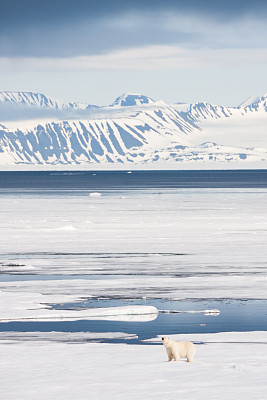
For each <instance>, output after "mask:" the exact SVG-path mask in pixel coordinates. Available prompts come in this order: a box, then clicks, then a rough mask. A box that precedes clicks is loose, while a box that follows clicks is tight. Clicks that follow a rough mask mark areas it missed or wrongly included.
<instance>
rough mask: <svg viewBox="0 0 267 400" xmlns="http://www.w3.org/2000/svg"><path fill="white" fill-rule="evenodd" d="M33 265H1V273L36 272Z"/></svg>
mask: <svg viewBox="0 0 267 400" xmlns="http://www.w3.org/2000/svg"><path fill="white" fill-rule="evenodd" d="M35 269H36V268H35V267H33V266H32V265H25V264H21V263H14V262H11V263H0V272H5V273H7V272H25V271H31V270H35Z"/></svg>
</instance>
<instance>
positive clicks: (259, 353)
mask: <svg viewBox="0 0 267 400" xmlns="http://www.w3.org/2000/svg"><path fill="white" fill-rule="evenodd" d="M30 335H32V340H30V341H29V338H26V340H25V336H26V334H23V333H22V334H18V335H14V334H12V335H11V336H10V337H8V334H7V333H3V334H1V336H0V351H1V363H0V374H1V386H0V394H1V398H2V399H5V400H18V399H20V400H22V399H23V400H24V399H25V400H26V399H27V400H36V399H39V400H47V399H57V400H73V399H79V400H88V398H90V399H99V400H107V399H108V400H125V399H128V400H139V399H146V400H150V399H151V400H162V399H168V400H176V399H183V400H206V399H207V398H210V399H216V400H225V399H230V398H235V399H241V398H242V399H244V400H264V399H265V398H266V391H267V382H266V376H267V352H266V346H267V333H266V332H238V333H237V332H226V333H217V334H197V335H174V336H172V339H175V340H190V341H194V342H195V343H196V346H197V354H196V357H195V361H194V362H193V363H187V362H185V361H184V360H182V361H178V362H167V354H166V350H165V348H164V346H163V345H161V344H160V342H161V339H160V338H155V339H153V340H150V341H149V342H148V343H147V344H144V345H142V346H140V345H139V346H138V345H126V344H102V343H88V342H87V340H88V339H90V337H89V336H87V334H84V341H83V342H80V341H81V340H82V337H81V336H79V335H78V336H77V334H76V333H74V334H71V335H69V338H68V337H66V334H61V333H55V334H53V336H54V337H53V338H52V337H51V335H47V334H45V333H44V334H40V333H37V334H36V333H32V334H30V333H29V334H27V336H30ZM112 335H113V334H112ZM42 336H43V339H42ZM48 336H50V338H49V337H48ZM70 336H73V341H72V340H71V337H70ZM118 336H119V335H118ZM56 337H58V340H59V341H60V340H61V343H58V342H56V341H55V340H56ZM68 339H69V342H68V341H67V340H68ZM64 341H67V343H64Z"/></svg>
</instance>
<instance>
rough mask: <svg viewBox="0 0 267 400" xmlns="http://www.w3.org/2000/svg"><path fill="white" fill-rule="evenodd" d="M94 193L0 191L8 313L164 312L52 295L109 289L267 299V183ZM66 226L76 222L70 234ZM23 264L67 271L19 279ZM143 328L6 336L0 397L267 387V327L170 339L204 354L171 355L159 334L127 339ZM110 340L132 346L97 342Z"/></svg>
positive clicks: (92, 294)
mask: <svg viewBox="0 0 267 400" xmlns="http://www.w3.org/2000/svg"><path fill="white" fill-rule="evenodd" d="M89 193H90V192H89V191H88V192H87V191H80V192H79V191H77V192H74V191H72V192H71V193H70V195H66V194H64V195H62V194H61V193H60V192H58V193H55V194H54V195H51V193H41V192H40V193H38V194H34V193H32V192H31V191H28V192H27V191H26V192H25V193H21V192H16V191H9V190H4V191H1V193H0V254H1V258H0V270H1V271H2V272H3V273H5V274H15V275H11V277H12V278H14V279H13V280H10V281H8V280H7V281H6V282H4V281H3V282H1V283H0V303H1V311H0V313H1V318H2V319H5V320H6V322H7V321H8V320H16V321H22V320H23V319H24V318H33V319H34V320H35V321H36V320H38V319H39V320H42V321H43V320H44V319H45V320H50V321H51V320H54V319H55V320H63V321H64V320H68V318H71V319H73V320H76V319H79V318H80V317H81V316H82V318H95V319H98V318H99V319H112V320H113V319H115V320H120V319H122V320H128V321H129V320H131V319H132V320H133V321H135V320H138V321H143V322H144V323H145V322H146V321H149V320H151V319H153V318H155V317H156V315H157V314H153V313H152V314H146V315H144V314H141V313H140V315H136V312H137V311H136V310H137V308H136V306H134V307H133V308H132V309H131V313H130V308H129V306H127V307H126V310H125V309H124V310H122V309H121V308H116V309H115V310H114V309H113V310H103V309H102V310H96V311H93V312H94V313H97V314H98V316H96V315H95V316H93V315H92V312H91V311H90V310H51V309H49V304H51V303H67V302H75V301H79V300H82V299H90V298H108V297H109V296H110V297H111V298H112V297H113V296H116V297H119V298H120V297H126V296H127V297H128V298H139V299H145V298H147V299H149V298H150V299H153V298H159V299H206V300H207V299H225V298H226V299H254V298H257V299H266V298H267V294H266V293H267V275H266V257H267V248H266V242H267V230H266V226H267V190H266V189H253V188H251V189H173V190H171V189H169V190H164V189H161V190H160V191H159V190H143V191H134V190H132V191H127V192H124V191H119V192H115V193H114V192H109V191H107V192H105V195H103V196H101V197H99V198H94V197H92V198H91V197H89ZM88 221H90V223H88ZM66 226H73V227H75V229H63V230H58V228H60V227H66ZM19 273H20V274H21V276H23V274H33V273H34V274H37V276H38V274H39V275H50V278H51V275H55V276H56V275H60V274H62V279H59V280H56V279H54V280H53V279H52V280H51V279H47V280H30V279H29V278H27V276H25V280H19V276H18V274H19ZM75 274H78V275H80V276H77V277H75V276H71V275H75ZM64 275H66V276H64ZM88 275H89V277H91V278H92V279H86V277H88ZM3 276H7V277H8V276H9V275H3ZM21 276H20V277H21ZM68 277H69V278H71V279H67V278H68ZM133 311H134V312H133ZM139 311H140V312H142V313H143V312H144V308H143V307H141V308H140V309H139ZM146 311H149V312H152V311H153V312H154V311H155V309H153V307H150V308H149V309H146ZM189 311H190V310H189ZM191 311H194V310H191ZM202 311H205V310H202ZM206 311H207V310H206ZM213 311H214V310H213ZM125 312H127V313H128V315H125ZM100 314H102V315H100ZM114 314H116V315H114ZM119 314H120V315H119ZM132 314H134V315H132ZM86 316H87V317H86ZM133 337H135V335H134V334H133V335H127V334H125V333H123V332H112V333H110V332H105V333H101V332H100V333H98V332H95V333H87V332H81V333H62V332H50V333H41V332H27V333H14V332H2V333H1V334H0V354H1V359H0V376H1V385H0V397H1V399H4V400H18V399H19V400H36V399H39V400H47V399H57V400H63V399H64V400H73V399H78V400H85V399H86V400H87V399H88V398H90V399H91V398H92V399H100V400H106V399H108V400H113V399H114V400H115V399H116V400H120V399H121V400H125V399H129V400H139V399H147V400H149V399H151V400H152V399H153V400H158V399H159V400H161V399H168V400H176V399H183V400H187V399H188V400H189V399H190V400H206V399H207V398H211V399H216V400H225V399H229V398H237V399H239V398H242V399H244V400H263V399H265V397H266V391H267V383H266V375H267V353H266V346H267V333H266V332H239V333H237V332H225V333H217V334H191V335H174V336H172V338H174V339H176V340H191V341H194V342H195V343H196V345H197V355H196V359H195V362H194V363H192V364H189V363H186V362H184V361H181V362H178V363H175V362H172V363H168V362H166V360H167V355H166V350H165V348H164V346H162V345H161V343H160V342H161V340H160V338H154V339H153V340H149V341H148V342H147V343H144V344H143V345H133V344H131V345H127V344H126V343H123V341H124V340H127V339H131V338H133ZM101 338H106V339H110V338H111V339H118V340H119V341H120V342H122V343H116V344H115V343H114V344H107V343H106V344H104V343H97V342H98V341H99V340H100V339H101Z"/></svg>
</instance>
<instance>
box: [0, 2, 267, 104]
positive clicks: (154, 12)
mask: <svg viewBox="0 0 267 400" xmlns="http://www.w3.org/2000/svg"><path fill="white" fill-rule="evenodd" d="M266 67H267V1H266V0H253V1H251V0H249V1H248V0H224V1H221V0H220V1H218V0H213V1H212V0H202V1H200V0H183V1H181V0H164V1H163V0H135V1H133V0H131V1H128V0H113V1H109V0H99V1H95V0H46V1H43V0H41V1H40V0H23V1H22V0H0V90H11V91H31V92H41V93H44V94H46V95H48V96H51V97H53V98H56V99H61V100H69V101H83V102H86V103H89V104H97V105H108V104H111V103H112V102H113V101H114V100H115V98H116V97H118V96H119V95H121V94H122V93H125V92H133V93H141V94H144V95H147V96H149V97H151V98H153V99H154V100H164V101H166V102H167V103H175V102H190V103H192V102H196V101H203V100H205V101H208V102H210V103H213V104H221V105H228V106H235V105H239V104H240V103H241V102H242V101H244V100H245V99H247V98H248V97H249V96H255V95H261V94H264V93H266V92H267V74H266Z"/></svg>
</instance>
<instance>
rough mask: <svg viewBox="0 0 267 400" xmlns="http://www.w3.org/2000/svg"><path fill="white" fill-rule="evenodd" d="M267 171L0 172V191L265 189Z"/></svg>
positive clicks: (266, 185)
mask: <svg viewBox="0 0 267 400" xmlns="http://www.w3.org/2000/svg"><path fill="white" fill-rule="evenodd" d="M266 187H267V170H233V171H131V172H130V171H128V172H127V171H125V172H124V171H123V172H122V171H103V172H99V171H90V172H89V171H80V172H70V171H65V172H49V171H45V172H40V171H36V172H0V189H1V188H2V189H32V190H34V189H39V190H40V189H43V190H45V189H47V190H52V189H57V190H67V189H69V190H77V189H78V190H82V189H90V190H101V189H102V190H108V189H110V190H116V189H124V190H125V189H151V188H266Z"/></svg>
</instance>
